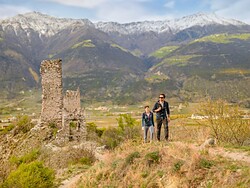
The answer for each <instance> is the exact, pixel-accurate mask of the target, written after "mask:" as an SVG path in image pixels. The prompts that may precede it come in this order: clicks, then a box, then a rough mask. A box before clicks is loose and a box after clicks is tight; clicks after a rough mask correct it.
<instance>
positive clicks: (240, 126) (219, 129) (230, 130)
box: [199, 100, 250, 146]
mask: <svg viewBox="0 0 250 188" xmlns="http://www.w3.org/2000/svg"><path fill="white" fill-rule="evenodd" d="M199 111H200V113H201V114H202V115H203V116H204V117H205V120H204V122H203V123H204V124H205V125H206V126H208V127H209V128H210V129H211V134H212V136H213V137H214V138H216V139H217V141H218V143H229V144H234V145H239V146H242V145H244V143H245V142H246V141H247V140H248V139H249V135H250V121H249V119H243V118H242V117H241V111H240V110H239V107H238V106H237V105H235V106H232V105H229V104H227V103H226V102H225V101H223V100H217V101H212V100H208V101H206V102H204V103H202V104H201V106H200V108H199Z"/></svg>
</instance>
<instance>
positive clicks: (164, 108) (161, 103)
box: [153, 94, 170, 141]
mask: <svg viewBox="0 0 250 188" xmlns="http://www.w3.org/2000/svg"><path fill="white" fill-rule="evenodd" d="M153 112H155V113H156V124H157V140H158V141H160V138H161V126H162V124H163V126H164V134H165V135H164V136H165V140H166V141H168V137H169V133H168V123H169V122H170V110H169V105H168V102H166V101H165V94H160V96H159V100H158V101H157V102H156V103H155V105H154V108H153Z"/></svg>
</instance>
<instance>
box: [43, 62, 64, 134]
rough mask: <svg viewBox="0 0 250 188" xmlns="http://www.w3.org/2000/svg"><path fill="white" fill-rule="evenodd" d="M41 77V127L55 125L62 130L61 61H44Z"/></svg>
mask: <svg viewBox="0 0 250 188" xmlns="http://www.w3.org/2000/svg"><path fill="white" fill-rule="evenodd" d="M40 72H41V77H42V92H43V93H42V112H41V125H42V126H43V125H46V124H50V123H55V124H56V126H57V128H59V129H61V128H62V110H63V94H62V63H61V60H53V61H50V60H44V61H42V63H41V67H40Z"/></svg>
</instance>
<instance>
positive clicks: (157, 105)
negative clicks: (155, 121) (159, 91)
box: [152, 102, 161, 112]
mask: <svg viewBox="0 0 250 188" xmlns="http://www.w3.org/2000/svg"><path fill="white" fill-rule="evenodd" d="M152 111H153V112H159V111H161V105H160V104H159V103H158V102H157V103H155V105H154V108H153V109H152Z"/></svg>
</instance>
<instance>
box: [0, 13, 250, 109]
mask: <svg viewBox="0 0 250 188" xmlns="http://www.w3.org/2000/svg"><path fill="white" fill-rule="evenodd" d="M249 51H250V25H248V24H245V23H243V22H240V21H237V20H233V19H225V18H221V17H219V16H217V15H215V14H205V13H198V14H195V15H191V16H186V17H183V18H180V19H175V20H164V21H144V22H133V23H126V24H120V23H115V22H106V23H105V22H98V23H92V22H91V21H89V20H87V19H66V18H55V17H52V16H49V15H44V14H41V13H39V12H32V13H27V14H22V15H17V16H15V17H12V18H8V19H4V20H0V88H1V91H0V96H1V98H6V97H8V98H12V97H15V96H16V95H17V93H19V92H20V91H26V90H27V89H33V88H35V89H36V88H40V75H39V68H40V63H41V61H42V60H44V59H54V58H60V59H62V60H63V75H64V78H63V79H64V81H63V83H64V87H65V89H76V88H77V87H78V86H79V87H80V89H81V93H82V95H83V100H88V101H92V100H95V101H96V100H97V101H106V100H112V101H116V102H118V103H133V102H135V101H138V100H145V99H149V98H152V97H154V96H156V95H157V94H158V93H162V92H164V93H167V94H168V96H169V97H175V98H178V99H181V100H194V101H195V100H196V99H200V98H203V97H204V96H210V97H214V98H220V97H222V98H225V99H227V100H229V101H231V102H242V103H244V104H246V106H248V105H249V98H250V97H249V93H250V85H249V83H250V82H249V75H250V70H249V68H250V66H249V59H250V53H249Z"/></svg>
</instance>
